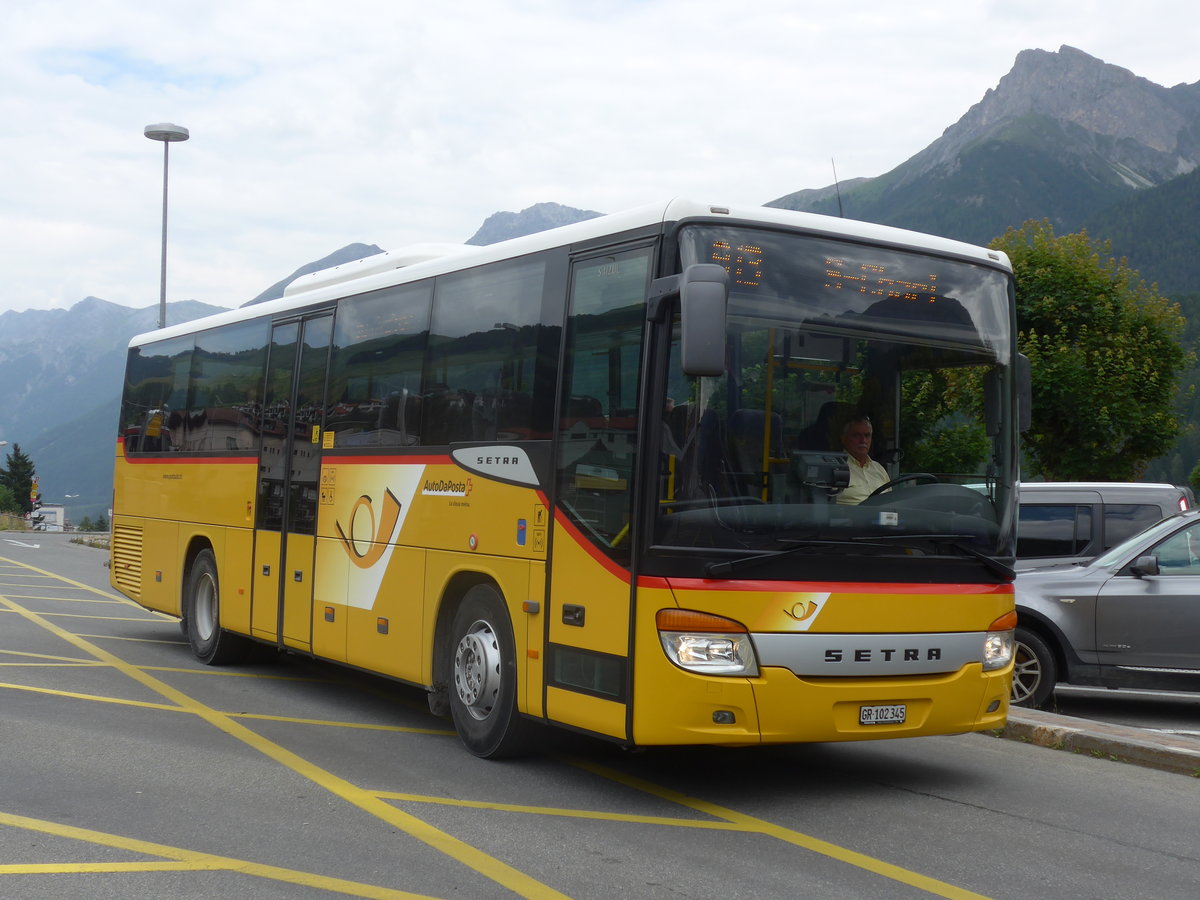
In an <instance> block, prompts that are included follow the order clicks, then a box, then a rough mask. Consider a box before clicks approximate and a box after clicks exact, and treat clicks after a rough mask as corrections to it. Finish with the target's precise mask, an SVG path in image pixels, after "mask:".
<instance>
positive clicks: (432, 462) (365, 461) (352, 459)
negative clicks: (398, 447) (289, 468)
mask: <svg viewBox="0 0 1200 900" xmlns="http://www.w3.org/2000/svg"><path fill="white" fill-rule="evenodd" d="M451 464H452V462H451V459H450V456H449V454H444V453H443V454H436V455H434V454H431V455H428V456H424V455H423V456H375V455H372V456H322V457H321V465H324V466H356V465H357V466H441V465H446V466H448V465H451Z"/></svg>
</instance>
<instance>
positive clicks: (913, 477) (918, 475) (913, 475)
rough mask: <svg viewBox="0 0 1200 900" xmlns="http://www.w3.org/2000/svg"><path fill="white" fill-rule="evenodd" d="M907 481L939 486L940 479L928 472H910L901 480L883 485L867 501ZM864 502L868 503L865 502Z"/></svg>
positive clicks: (894, 479)
mask: <svg viewBox="0 0 1200 900" xmlns="http://www.w3.org/2000/svg"><path fill="white" fill-rule="evenodd" d="M906 481H924V482H928V483H929V484H938V477H937V476H936V475H930V474H929V473H928V472H910V473H909V474H908V475H901V476H900V477H899V478H893V479H892V480H891V481H889V482H888V483H887V484H881V485H880V486H879V487H877V488H875V490H873V491H871V493H870V494H868V495H867V500H870V499H871V498H872V497H876V496H878V495H879V494H882V493H883V492H884V491H888V490H891V489H892V488H894V487H895V486H896V485H898V484H904V482H906ZM863 502H864V503H866V502H867V501H866V500H864V501H863Z"/></svg>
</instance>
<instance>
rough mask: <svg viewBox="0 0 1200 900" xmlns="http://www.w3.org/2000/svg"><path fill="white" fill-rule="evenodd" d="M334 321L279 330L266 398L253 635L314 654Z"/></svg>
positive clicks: (317, 319) (326, 317) (323, 318)
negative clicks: (328, 372) (317, 542)
mask: <svg viewBox="0 0 1200 900" xmlns="http://www.w3.org/2000/svg"><path fill="white" fill-rule="evenodd" d="M332 322H333V316H332V315H330V314H328V313H325V314H322V315H317V316H311V317H308V318H305V319H302V320H298V321H292V322H286V323H283V324H278V325H275V326H274V328H273V329H272V331H271V348H270V357H269V359H268V361H267V383H266V390H265V392H264V397H263V416H262V449H261V453H260V458H259V475H258V511H257V518H256V531H255V542H254V595H253V599H252V605H251V614H250V626H251V634H253V635H254V636H255V637H257V638H262V639H265V640H273V641H275V642H276V643H277V644H278V646H280V647H285V646H287V647H297V648H300V649H304V650H310V649H311V648H312V597H313V559H314V553H313V551H314V542H315V534H316V524H317V506H318V499H319V489H320V485H319V483H318V482H319V479H320V470H321V452H320V451H321V428H322V424H323V419H322V411H323V408H324V397H325V375H326V370H327V368H328V363H329V339H330V331H331V325H332Z"/></svg>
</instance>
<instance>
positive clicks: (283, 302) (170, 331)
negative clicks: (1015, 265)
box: [129, 198, 1011, 347]
mask: <svg viewBox="0 0 1200 900" xmlns="http://www.w3.org/2000/svg"><path fill="white" fill-rule="evenodd" d="M690 219H705V220H708V221H713V220H722V219H725V220H730V221H734V222H740V223H755V224H762V225H768V226H770V225H778V226H784V227H788V228H794V229H797V230H800V231H804V232H808V233H811V234H820V235H828V236H830V237H841V238H849V239H851V240H859V241H864V242H867V243H878V244H887V245H893V246H897V247H905V248H909V249H914V250H927V251H930V252H934V253H941V254H948V255H952V256H959V257H963V258H967V259H973V260H976V261H978V262H980V263H984V264H988V265H992V266H1000V267H1001V268H1004V269H1006V270H1008V271H1011V266H1010V264H1009V261H1008V257H1007V256H1006V255H1005V254H1004V253H1002V252H1000V251H997V250H989V249H988V248H986V247H979V246H976V245H973V244H966V243H962V242H960V241H955V240H952V239H950V238H943V237H937V236H935V235H929V234H922V233H920V232H916V231H906V230H904V229H902V228H894V227H892V226H889V225H876V224H874V223H871V222H860V221H858V220H856V219H840V218H836V217H832V216H823V215H818V214H816V213H807V212H797V211H795V210H788V209H776V208H774V207H768V206H747V207H728V206H715V205H711V204H705V203H696V202H694V201H691V200H685V199H678V198H677V199H674V200H670V201H668V202H666V203H656V204H650V205H647V206H641V207H637V208H635V209H630V210H626V211H624V212H618V213H612V214H610V215H605V216H599V217H597V218H592V219H587V220H585V221H582V222H576V223H574V224H571V225H563V226H560V227H558V228H552V229H549V230H547V231H540V232H537V233H535V234H530V235H525V236H524V237H517V238H512V239H511V240H507V241H501V242H499V243H495V244H488V245H486V246H482V247H476V246H471V245H467V244H433V243H425V244H414V245H411V246H409V247H404V248H400V249H398V250H394V251H387V252H384V253H377V254H375V255H374V256H368V257H365V258H363V259H360V260H355V261H353V262H349V263H343V264H342V265H339V266H333V267H331V268H329V269H322V270H320V271H317V272H313V273H311V274H308V275H301V276H300V277H299V278H296V279H295V280H293V281H292V282H291V283H290V284H289V285H288V286H287V287H286V288H285V289H284V293H283V296H282V297H280V298H278V299H275V300H268V301H266V302H263V303H256V304H254V305H253V306H241V307H238V308H236V309H231V310H228V311H226V312H221V313H216V314H214V315H211V316H206V317H204V318H202V319H194V320H192V321H190V322H185V323H183V324H180V325H170V326H168V327H166V328H163V329H159V330H156V331H149V332H145V333H143V334H139V335H135V336H134V337H133V338H132V339H131V340H130V342H129V346H131V347H136V346H139V345H141V344H144V343H148V342H151V341H157V340H165V339H167V338H172V337H178V336H182V335H186V334H191V333H193V332H196V331H203V330H205V329H207V328H213V327H217V326H219V325H226V324H231V323H234V322H239V321H243V320H246V319H254V318H258V317H260V316H271V315H275V314H277V313H284V312H288V311H291V310H299V309H302V308H304V307H306V306H309V305H311V304H314V303H320V302H322V301H326V300H333V299H337V298H339V297H342V296H347V295H350V294H359V293H364V292H366V291H372V290H378V289H380V288H385V287H390V286H392V285H394V284H401V283H404V282H408V281H416V280H419V279H422V278H429V277H432V276H435V275H441V274H444V273H446V272H451V271H455V270H457V269H463V268H469V267H471V266H476V265H482V264H484V263H489V262H495V261H498V260H502V259H509V258H512V257H517V256H522V255H524V254H527V253H534V252H537V251H539V250H548V249H551V248H554V247H560V246H563V245H565V244H573V243H579V242H584V241H594V240H598V239H601V238H603V237H605V236H606V235H616V234H621V233H624V232H629V231H633V230H635V229H638V228H647V227H651V226H661V225H663V224H665V223H673V222H681V221H684V220H690Z"/></svg>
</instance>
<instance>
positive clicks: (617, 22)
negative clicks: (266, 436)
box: [0, 0, 1200, 313]
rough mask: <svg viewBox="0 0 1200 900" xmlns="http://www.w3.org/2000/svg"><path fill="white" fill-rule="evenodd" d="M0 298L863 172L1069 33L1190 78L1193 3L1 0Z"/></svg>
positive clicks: (732, 199)
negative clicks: (183, 132) (525, 213)
mask: <svg viewBox="0 0 1200 900" xmlns="http://www.w3.org/2000/svg"><path fill="white" fill-rule="evenodd" d="M5 10H6V12H5V17H4V18H5V21H4V27H3V29H2V30H0V273H2V276H0V313H3V312H5V311H7V310H25V309H54V308H68V307H71V306H73V305H74V304H76V303H78V302H79V301H81V300H83V299H84V298H85V297H88V296H96V297H100V298H102V299H104V300H108V301H111V302H113V303H118V304H122V305H125V306H133V307H147V306H157V304H158V300H159V291H160V275H161V270H160V263H161V256H160V254H161V252H162V201H163V196H162V195H163V190H162V189H163V144H162V143H160V142H157V141H152V140H148V139H147V138H146V137H145V136H144V133H143V132H144V129H145V126H147V125H150V124H154V123H159V122H170V123H174V124H177V125H181V126H183V127H185V128H187V129H188V130H189V131H190V134H191V137H190V139H189V140H188V141H187V142H184V143H176V144H172V145H171V146H170V150H169V165H168V173H169V179H168V184H169V198H168V199H169V203H168V259H167V299H168V300H169V301H176V300H201V301H204V302H206V303H211V304H214V305H217V306H224V307H233V306H238V305H240V304H242V303H244V302H245V301H247V300H249V299H251V298H252V297H254V296H255V295H257V294H258V293H260V292H261V291H263V290H264V289H266V288H267V287H268V286H270V285H271V284H273V283H274V282H276V281H278V280H279V279H281V278H283V277H285V276H287V275H288V274H290V273H291V272H292V271H294V270H295V269H297V268H299V267H300V266H302V265H305V264H307V263H309V262H312V261H314V260H317V259H320V258H321V257H324V256H326V255H328V254H329V253H332V252H333V251H335V250H337V249H339V248H341V247H343V246H345V245H347V244H350V243H355V242H360V243H365V244H376V245H378V246H379V247H381V248H382V249H384V250H395V249H399V248H401V247H403V246H405V245H407V244H412V243H418V242H424V241H436V242H446V241H450V242H463V241H466V240H467V239H468V238H470V237H471V235H473V234H474V233H475V231H476V230H477V229H478V228H479V226H480V225H481V224H482V223H483V221H484V219H486V218H487V217H488V216H489V215H491V214H492V213H494V212H497V211H502V210H508V211H513V212H517V211H520V210H522V209H525V208H527V207H529V206H532V205H533V204H535V203H540V202H547V201H551V202H556V203H562V204H565V205H567V206H573V207H578V208H581V209H592V210H597V211H601V212H616V211H619V210H622V209H627V208H630V207H634V206H640V205H643V204H646V203H653V202H658V201H665V200H667V199H669V198H671V197H676V196H681V197H688V198H690V199H693V200H697V201H702V202H711V203H717V204H722V205H742V204H750V205H760V204H763V203H766V202H768V201H770V200H773V199H775V198H777V197H781V196H783V195H784V194H788V193H791V192H793V191H797V190H802V189H805V188H819V187H824V186H826V185H829V184H832V183H833V180H834V170H835V167H836V173H837V176H838V177H839V178H840V179H842V180H846V179H850V178H856V177H862V176H875V175H881V174H883V173H885V172H887V171H889V170H890V169H892V168H894V167H895V166H897V165H899V164H900V163H902V162H903V161H904V160H906V159H908V158H909V157H910V156H912V155H913V154H915V153H917V152H919V151H920V150H922V149H924V148H925V147H926V146H928V145H929V144H930V143H932V142H933V141H935V140H936V139H937V138H938V137H939V136H940V135H941V133H942V132H943V131H944V130H945V129H946V128H947V127H949V126H950V125H952V124H954V122H956V121H957V120H958V119H959V118H960V117H961V116H962V115H963V114H964V113H966V111H967V110H968V109H969V108H970V107H971V106H972V105H974V104H975V103H977V102H979V101H980V100H981V99H982V98H983V96H984V94H985V93H986V92H987V91H988V90H989V89H992V88H994V87H996V85H997V83H998V82H999V80H1000V79H1001V78H1002V77H1003V76H1004V75H1005V74H1006V73H1007V72H1008V71H1009V70H1010V69H1011V68H1012V66H1013V63H1014V61H1015V59H1016V56H1017V54H1018V53H1019V52H1021V51H1022V50H1026V49H1042V50H1048V51H1055V50H1058V48H1059V47H1060V46H1062V45H1064V44H1066V45H1069V46H1072V47H1076V48H1078V49H1080V50H1083V51H1084V52H1086V53H1088V54H1090V55H1092V56H1094V57H1097V58H1099V59H1102V60H1104V61H1105V62H1107V63H1111V64H1113V65H1118V66H1121V67H1123V68H1125V69H1128V70H1130V71H1132V72H1133V73H1134V74H1136V75H1140V76H1142V77H1144V78H1147V79H1149V80H1150V81H1153V82H1155V83H1157V84H1161V85H1164V86H1168V87H1169V86H1173V85H1176V84H1179V83H1189V84H1190V83H1194V82H1196V81H1200V54H1198V53H1197V50H1196V48H1197V47H1198V46H1200V16H1197V15H1195V13H1194V6H1193V3H1192V2H1191V0H1139V2H1138V3H1131V2H1129V0H1075V2H1073V3H1070V4H1067V3H1055V2H1047V0H997V2H984V0H906V2H904V3H898V2H896V0H858V2H855V3H853V4H849V3H836V2H828V0H826V2H821V3H816V2H809V0H757V2H755V3H730V2H728V0H725V2H717V0H604V2H599V0H490V2H488V0H479V2H477V0H461V2H460V0H437V2H430V0H415V2H414V0H340V2H336V3H331V2H310V0H288V2H286V3H285V2H283V0H236V2H231V0H202V2H192V0H170V2H166V3H163V2H158V3H152V2H149V0H8V2H7V3H6V4H5Z"/></svg>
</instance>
